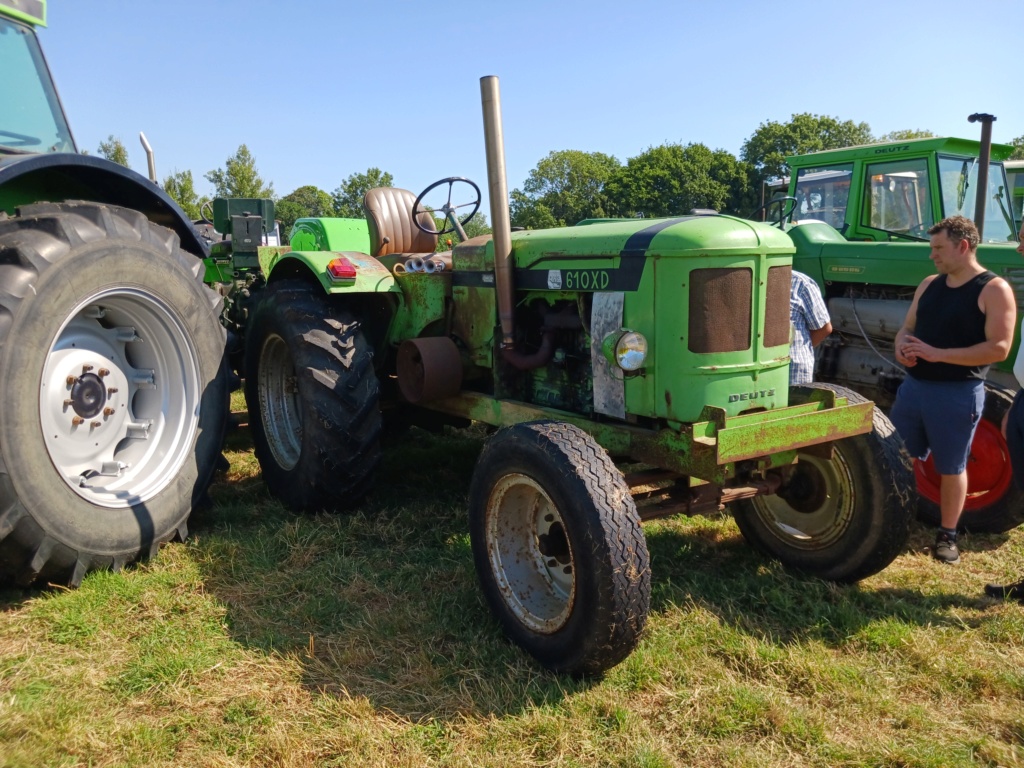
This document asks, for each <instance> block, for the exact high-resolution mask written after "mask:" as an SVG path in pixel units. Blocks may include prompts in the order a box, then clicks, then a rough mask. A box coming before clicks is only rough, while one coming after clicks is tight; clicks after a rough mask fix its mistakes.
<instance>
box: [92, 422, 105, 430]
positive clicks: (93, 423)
mask: <svg viewBox="0 0 1024 768" xmlns="http://www.w3.org/2000/svg"><path fill="white" fill-rule="evenodd" d="M89 426H90V427H92V428H93V429H95V428H96V427H102V426H103V423H102V422H99V421H91V422H89Z"/></svg>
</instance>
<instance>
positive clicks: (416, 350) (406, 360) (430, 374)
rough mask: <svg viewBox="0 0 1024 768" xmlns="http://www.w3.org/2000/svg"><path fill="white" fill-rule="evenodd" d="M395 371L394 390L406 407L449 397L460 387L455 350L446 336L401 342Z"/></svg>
mask: <svg viewBox="0 0 1024 768" xmlns="http://www.w3.org/2000/svg"><path fill="white" fill-rule="evenodd" d="M397 369H398V388H399V390H401V392H402V397H404V398H405V399H406V400H407V401H408V402H410V403H425V402H429V401H431V400H437V399H440V398H443V397H451V396H452V395H454V394H457V393H458V391H459V388H460V387H461V386H462V360H461V358H460V357H459V348H458V347H456V346H455V342H454V341H452V340H451V339H450V338H448V337H447V336H434V337H427V338H419V339H408V340H406V341H403V342H402V345H401V346H400V347H399V348H398V361H397Z"/></svg>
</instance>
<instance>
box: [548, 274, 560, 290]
mask: <svg viewBox="0 0 1024 768" xmlns="http://www.w3.org/2000/svg"><path fill="white" fill-rule="evenodd" d="M548 288H550V289H551V290H553V291H560V290H562V270H560V269H549V270H548Z"/></svg>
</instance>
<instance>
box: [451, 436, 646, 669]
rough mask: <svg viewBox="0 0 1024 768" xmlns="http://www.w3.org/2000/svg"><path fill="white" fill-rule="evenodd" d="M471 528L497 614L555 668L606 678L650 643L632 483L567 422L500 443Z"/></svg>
mask: <svg viewBox="0 0 1024 768" xmlns="http://www.w3.org/2000/svg"><path fill="white" fill-rule="evenodd" d="M469 526H470V538H471V541H472V547H473V560H474V562H475V563H476V569H477V574H478V575H479V577H480V582H481V584H482V586H483V591H484V595H485V596H486V598H487V602H488V603H489V604H490V607H491V610H492V611H493V612H494V613H495V615H496V616H497V618H498V620H499V621H500V622H501V624H502V626H503V627H504V629H505V632H506V633H507V634H508V636H509V637H510V638H511V639H512V640H513V641H514V642H516V643H517V644H519V645H520V646H522V647H523V648H524V649H525V650H526V651H528V652H529V653H530V654H532V655H533V656H534V657H535V658H536V659H537V660H538V661H539V662H540V663H541V664H543V665H544V666H545V667H547V668H548V669H551V670H553V671H556V672H567V673H570V674H595V673H599V672H602V671H604V670H606V669H608V668H609V667H612V666H614V665H615V664H617V663H618V662H620V661H622V659H624V658H625V657H626V656H628V655H629V653H630V652H631V651H632V650H633V648H634V647H635V646H636V644H637V643H638V642H639V639H640V633H641V631H642V630H643V627H644V624H645V622H646V620H647V611H648V607H649V604H650V591H651V573H650V563H649V559H648V554H647V544H646V542H645V540H644V535H643V531H642V530H641V528H640V518H639V516H638V515H637V512H636V506H635V505H634V503H633V498H632V496H630V493H629V487H628V486H627V485H626V482H625V479H624V478H623V477H622V474H621V473H620V472H619V471H618V469H617V468H616V467H615V465H614V464H613V463H612V461H611V459H610V458H609V457H608V455H607V454H606V453H605V451H604V449H603V448H601V446H599V445H598V444H597V443H596V442H595V441H594V439H593V438H591V437H590V436H589V435H588V434H586V433H585V432H583V431H582V430H580V429H578V428H577V427H574V426H572V425H569V424H564V423H560V422H533V423H524V424H517V425H515V426H512V427H508V428H505V429H502V430H500V431H498V432H497V433H495V435H494V436H493V437H492V438H491V439H490V440H489V441H488V442H487V444H486V445H485V446H484V449H483V451H482V453H481V455H480V459H479V461H478V462H477V465H476V468H475V470H474V472H473V480H472V483H471V487H470V493H469Z"/></svg>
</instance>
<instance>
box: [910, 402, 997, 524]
mask: <svg viewBox="0 0 1024 768" xmlns="http://www.w3.org/2000/svg"><path fill="white" fill-rule="evenodd" d="M914 479H915V480H916V481H917V491H918V493H919V494H920V495H921V496H923V497H924V498H926V499H927V500H928V501H930V502H932V503H933V504H938V503H939V487H940V484H941V478H940V475H939V473H938V471H937V470H936V469H935V460H934V457H933V456H932V455H931V454H929V455H928V458H927V459H925V460H924V461H921V460H920V459H917V458H915V459H914ZM1012 481H1013V468H1012V466H1011V465H1010V456H1009V449H1008V448H1007V447H1006V440H1005V439H1004V438H1003V435H1002V433H1001V432H1000V431H999V427H998V426H996V425H995V424H994V423H993V422H991V421H989V420H988V419H982V420H981V421H980V422H978V427H977V429H976V430H975V432H974V438H973V439H972V440H971V450H970V453H969V454H968V459H967V498H966V499H964V512H975V511H977V510H979V509H983V508H984V507H987V506H988V505H989V504H994V503H996V502H997V501H999V500H1000V499H1001V498H1003V496H1004V495H1005V494H1006V492H1007V491H1008V490H1009V488H1010V484H1011V482H1012Z"/></svg>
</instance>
